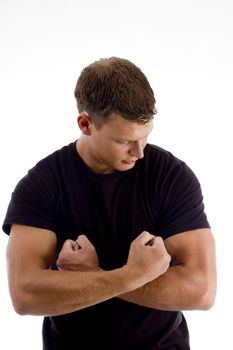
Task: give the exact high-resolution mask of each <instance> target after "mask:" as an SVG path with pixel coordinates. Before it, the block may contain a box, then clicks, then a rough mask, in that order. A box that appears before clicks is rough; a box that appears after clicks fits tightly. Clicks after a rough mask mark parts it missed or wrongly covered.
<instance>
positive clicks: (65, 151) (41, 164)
mask: <svg viewBox="0 0 233 350" xmlns="http://www.w3.org/2000/svg"><path fill="white" fill-rule="evenodd" d="M74 150H75V142H72V143H70V144H68V145H66V146H63V147H62V148H60V149H58V150H56V151H54V152H52V153H50V154H49V155H47V156H46V157H44V158H42V159H41V160H40V161H38V162H37V163H36V164H35V166H34V167H33V168H32V169H30V170H29V172H30V171H34V170H35V171H40V170H41V171H43V170H44V171H46V170H48V171H49V170H50V171H52V170H53V169H54V170H56V171H57V170H58V168H59V167H61V166H62V167H63V166H65V165H66V166H67V165H68V164H69V163H70V161H71V160H72V159H73V156H74V153H75V152H74Z"/></svg>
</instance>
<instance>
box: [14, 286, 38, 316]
mask: <svg viewBox="0 0 233 350" xmlns="http://www.w3.org/2000/svg"><path fill="white" fill-rule="evenodd" d="M10 296H11V301H12V305H13V308H14V310H15V312H16V313H17V314H18V315H21V316H24V315H32V314H33V313H32V305H33V304H35V302H33V296H32V295H31V293H30V292H29V288H27V287H26V286H23V285H22V284H21V283H19V284H18V285H17V286H13V287H12V286H10Z"/></svg>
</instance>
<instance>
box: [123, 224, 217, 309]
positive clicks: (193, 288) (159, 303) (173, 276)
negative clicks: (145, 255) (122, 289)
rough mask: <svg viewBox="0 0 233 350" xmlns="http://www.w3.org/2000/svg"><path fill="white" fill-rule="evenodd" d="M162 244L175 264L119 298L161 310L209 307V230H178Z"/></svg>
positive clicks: (212, 286) (212, 281)
mask: <svg viewBox="0 0 233 350" xmlns="http://www.w3.org/2000/svg"><path fill="white" fill-rule="evenodd" d="M164 243H165V246H166V248H167V251H168V253H169V254H170V255H171V257H172V259H173V260H174V261H175V263H176V265H175V266H172V267H170V268H169V269H168V270H167V271H166V273H164V274H163V275H161V276H160V277H158V278H157V279H155V280H154V281H151V282H150V283H148V284H146V285H144V286H143V287H141V288H139V289H137V290H135V291H132V292H130V293H127V294H124V295H121V296H120V298H121V299H123V300H126V301H130V302H133V303H136V304H139V305H143V306H148V307H152V308H156V309H161V310H173V311H177V310H194V309H202V310H206V309H209V308H210V307H211V306H212V305H213V303H214V300H215V294H216V262H215V242H214V238H213V235H212V233H211V231H210V230H209V229H198V230H194V231H188V232H184V233H180V234H177V235H174V236H172V237H170V238H168V239H166V240H165V242H164Z"/></svg>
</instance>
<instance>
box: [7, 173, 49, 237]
mask: <svg viewBox="0 0 233 350" xmlns="http://www.w3.org/2000/svg"><path fill="white" fill-rule="evenodd" d="M54 208H55V191H54V185H53V184H52V181H51V176H50V174H49V172H48V171H45V169H44V168H43V167H42V168H40V167H37V166H36V167H34V168H33V169H31V170H30V171H29V172H28V174H27V175H26V176H25V177H24V178H22V179H21V180H20V181H19V183H18V184H17V186H16V188H15V190H14V192H13V193H12V196H11V201H10V203H9V206H8V209H7V213H6V217H5V220H4V223H3V226H2V228H3V231H4V232H5V233H7V234H9V233H10V230H11V225H12V224H21V225H28V226H34V227H39V228H44V229H49V230H52V231H55V229H56V227H55V219H54V218H55V213H54Z"/></svg>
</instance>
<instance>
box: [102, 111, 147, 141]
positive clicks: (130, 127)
mask: <svg viewBox="0 0 233 350" xmlns="http://www.w3.org/2000/svg"><path fill="white" fill-rule="evenodd" d="M103 129H105V132H107V133H108V134H109V135H110V136H111V137H114V138H118V139H122V140H130V141H137V140H139V139H142V138H144V137H146V136H148V135H149V133H150V132H151V130H152V129H153V122H152V121H149V122H148V123H145V124H139V123H137V122H133V121H130V120H128V119H125V118H123V117H121V116H114V117H112V118H110V119H109V120H108V121H107V123H105V124H103Z"/></svg>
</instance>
